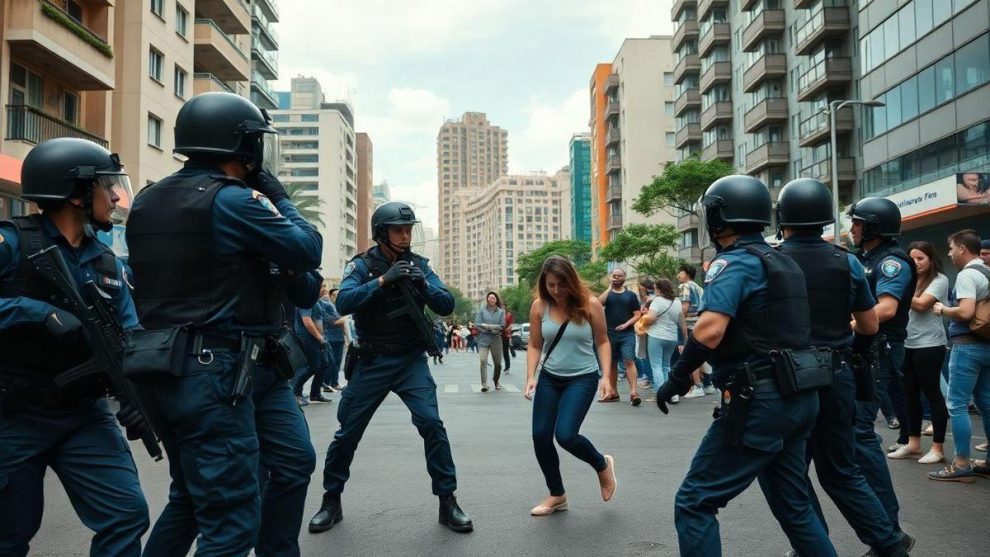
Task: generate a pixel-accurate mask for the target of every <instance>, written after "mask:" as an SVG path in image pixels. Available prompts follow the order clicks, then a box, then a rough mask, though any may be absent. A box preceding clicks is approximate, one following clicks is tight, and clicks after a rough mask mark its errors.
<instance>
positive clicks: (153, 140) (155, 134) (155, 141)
mask: <svg viewBox="0 0 990 557" xmlns="http://www.w3.org/2000/svg"><path fill="white" fill-rule="evenodd" d="M148 145H151V146H152V147H155V148H157V149H161V148H162V120H161V118H158V117H157V116H154V115H152V114H149V115H148Z"/></svg>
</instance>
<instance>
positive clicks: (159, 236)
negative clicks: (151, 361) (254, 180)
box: [127, 174, 278, 329]
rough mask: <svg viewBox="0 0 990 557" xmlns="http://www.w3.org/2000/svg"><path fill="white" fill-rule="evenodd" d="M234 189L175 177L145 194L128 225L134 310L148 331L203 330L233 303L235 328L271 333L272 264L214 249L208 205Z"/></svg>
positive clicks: (274, 305)
mask: <svg viewBox="0 0 990 557" xmlns="http://www.w3.org/2000/svg"><path fill="white" fill-rule="evenodd" d="M236 183H237V182H236V181H233V180H232V179H230V178H228V177H227V176H225V175H223V174H202V175H193V176H177V175H172V176H169V177H167V178H165V179H164V180H162V181H160V182H157V183H155V184H153V185H151V186H148V187H146V188H145V189H143V190H142V191H141V194H140V195H138V197H137V199H135V200H134V207H133V208H132V209H131V213H130V218H129V219H128V223H127V245H128V249H129V250H130V257H129V258H128V264H129V265H130V267H131V269H132V270H133V271H134V281H135V282H134V284H135V286H136V288H135V290H134V304H135V306H136V307H137V313H138V319H139V320H140V321H141V325H142V326H144V327H145V328H146V329H166V328H169V327H176V326H180V325H188V326H190V327H192V328H206V327H208V326H209V325H210V324H212V323H213V322H214V321H215V320H216V318H217V316H218V315H219V314H221V312H223V311H224V310H225V309H226V308H227V307H229V306H230V304H231V302H232V300H236V305H235V308H234V323H235V325H243V326H252V325H267V324H272V325H274V324H275V323H277V321H278V292H277V290H278V289H277V288H276V287H275V285H274V277H273V273H272V270H271V264H270V263H269V262H268V261H266V260H264V259H263V258H260V257H258V256H255V255H252V254H248V253H233V254H219V253H216V250H215V249H214V236H213V235H214V226H213V202H214V200H215V199H216V195H217V193H218V192H219V191H220V189H221V188H223V187H225V186H232V187H237V186H236Z"/></svg>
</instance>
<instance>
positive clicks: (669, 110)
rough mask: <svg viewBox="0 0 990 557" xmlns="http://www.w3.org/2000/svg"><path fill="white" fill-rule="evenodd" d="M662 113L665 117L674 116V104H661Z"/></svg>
mask: <svg viewBox="0 0 990 557" xmlns="http://www.w3.org/2000/svg"><path fill="white" fill-rule="evenodd" d="M663 113H664V114H666V115H667V116H673V115H674V103H672V102H665V103H663Z"/></svg>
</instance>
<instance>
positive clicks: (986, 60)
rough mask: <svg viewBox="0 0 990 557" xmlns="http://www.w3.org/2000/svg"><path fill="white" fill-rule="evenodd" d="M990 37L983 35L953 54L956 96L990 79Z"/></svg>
mask: <svg viewBox="0 0 990 557" xmlns="http://www.w3.org/2000/svg"><path fill="white" fill-rule="evenodd" d="M988 38H990V35H983V36H982V37H980V38H978V39H976V40H975V41H973V42H971V43H969V44H967V45H966V46H964V47H962V48H960V49H959V50H957V51H956V53H955V62H956V72H955V74H956V94H957V95H961V94H963V93H965V92H966V91H969V90H970V89H972V88H974V87H977V86H979V85H982V84H984V83H986V82H987V80H988V79H990V41H988Z"/></svg>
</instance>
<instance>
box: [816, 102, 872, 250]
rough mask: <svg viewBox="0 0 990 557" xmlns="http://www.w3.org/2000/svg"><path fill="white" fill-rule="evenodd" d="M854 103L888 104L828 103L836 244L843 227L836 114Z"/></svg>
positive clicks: (834, 240)
mask: <svg viewBox="0 0 990 557" xmlns="http://www.w3.org/2000/svg"><path fill="white" fill-rule="evenodd" d="M854 104H858V105H862V106H869V107H879V106H886V105H885V103H884V102H883V101H861V100H847V101H843V100H837V101H831V102H830V103H828V108H826V109H824V110H826V111H827V112H828V117H829V129H830V132H831V134H832V145H831V147H832V168H831V171H830V172H829V174H831V175H832V216H834V217H835V224H833V225H832V226H833V234H832V243H834V244H835V245H839V243H840V238H839V236H840V234H839V230H840V228H841V226H840V225H841V221H840V217H839V150H838V149H837V146H836V144H835V114H836V113H837V112H839V111H840V110H842V109H843V108H844V107H846V106H852V105H854Z"/></svg>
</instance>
